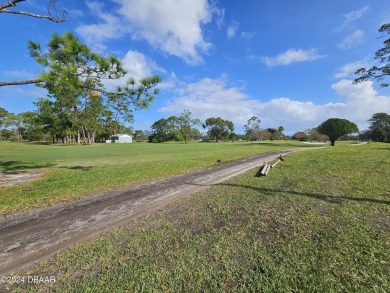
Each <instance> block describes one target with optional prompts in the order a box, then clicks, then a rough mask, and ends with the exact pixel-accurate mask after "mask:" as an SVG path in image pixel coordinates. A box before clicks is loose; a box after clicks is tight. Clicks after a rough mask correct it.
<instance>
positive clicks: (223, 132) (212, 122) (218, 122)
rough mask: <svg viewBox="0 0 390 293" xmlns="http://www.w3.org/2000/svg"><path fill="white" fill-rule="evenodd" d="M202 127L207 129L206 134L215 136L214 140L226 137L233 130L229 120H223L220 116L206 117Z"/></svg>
mask: <svg viewBox="0 0 390 293" xmlns="http://www.w3.org/2000/svg"><path fill="white" fill-rule="evenodd" d="M203 128H204V129H206V128H207V129H208V132H207V133H208V135H209V136H210V137H213V138H215V142H217V141H218V140H221V139H228V138H229V135H230V134H231V133H232V132H233V131H234V124H233V122H231V121H229V120H223V119H222V118H221V117H217V118H214V117H211V118H208V119H207V120H206V121H205V123H204V124H203Z"/></svg>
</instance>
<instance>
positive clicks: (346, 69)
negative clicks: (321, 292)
mask: <svg viewBox="0 0 390 293" xmlns="http://www.w3.org/2000/svg"><path fill="white" fill-rule="evenodd" d="M369 66H370V65H369V64H368V63H367V62H366V61H357V62H353V63H349V64H346V65H344V66H342V67H341V68H340V69H339V72H337V73H336V74H335V75H334V78H348V77H349V78H356V77H357V76H355V72H356V70H358V69H360V68H363V67H364V68H367V67H369Z"/></svg>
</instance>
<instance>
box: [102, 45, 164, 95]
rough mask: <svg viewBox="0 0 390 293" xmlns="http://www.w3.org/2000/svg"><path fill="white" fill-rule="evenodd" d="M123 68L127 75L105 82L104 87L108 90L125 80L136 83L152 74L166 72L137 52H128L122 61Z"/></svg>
mask: <svg viewBox="0 0 390 293" xmlns="http://www.w3.org/2000/svg"><path fill="white" fill-rule="evenodd" d="M122 63H123V68H124V69H125V70H126V71H127V74H126V75H125V76H124V77H122V78H120V79H117V80H107V81H106V82H105V84H106V86H108V87H109V88H110V89H112V88H114V87H115V86H118V85H123V84H124V83H125V82H126V80H127V79H129V78H130V77H131V78H134V79H135V80H136V81H138V80H140V79H142V78H145V77H148V76H150V75H153V74H159V73H165V72H166V71H165V70H164V69H163V68H162V67H160V66H159V65H157V64H156V63H155V62H154V61H153V60H151V59H150V58H148V57H146V56H145V55H144V54H142V53H140V52H137V51H128V52H127V53H126V55H125V56H124V57H123V59H122Z"/></svg>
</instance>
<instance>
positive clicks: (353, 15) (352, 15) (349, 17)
mask: <svg viewBox="0 0 390 293" xmlns="http://www.w3.org/2000/svg"><path fill="white" fill-rule="evenodd" d="M368 9H369V6H364V7H362V8H360V9H359V10H354V11H351V12H348V13H346V14H344V15H343V16H344V22H351V21H355V20H357V19H359V18H361V17H362V16H363V15H364V13H365V12H366V11H367V10H368Z"/></svg>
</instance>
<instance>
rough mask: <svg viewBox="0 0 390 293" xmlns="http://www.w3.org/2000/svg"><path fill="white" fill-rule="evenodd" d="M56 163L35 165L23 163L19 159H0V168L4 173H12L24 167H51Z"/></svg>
mask: <svg viewBox="0 0 390 293" xmlns="http://www.w3.org/2000/svg"><path fill="white" fill-rule="evenodd" d="M55 165H57V164H52V163H48V164H42V165H36V164H33V163H31V164H29V163H24V162H21V161H0V170H2V172H4V173H12V172H17V171H21V170H25V169H42V168H48V167H53V166H55Z"/></svg>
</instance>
